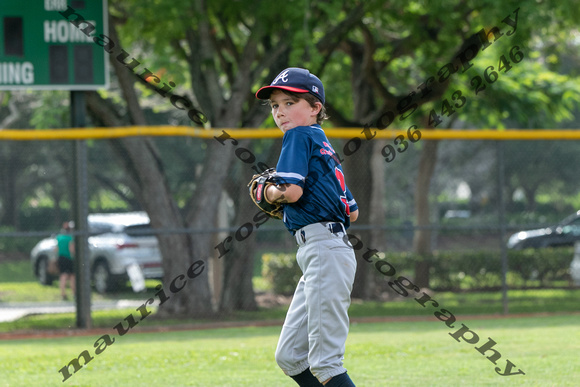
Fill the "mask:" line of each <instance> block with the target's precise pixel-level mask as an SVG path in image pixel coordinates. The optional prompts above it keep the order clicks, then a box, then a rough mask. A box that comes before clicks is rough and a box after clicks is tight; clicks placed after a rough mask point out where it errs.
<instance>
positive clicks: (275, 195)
mask: <svg viewBox="0 0 580 387" xmlns="http://www.w3.org/2000/svg"><path fill="white" fill-rule="evenodd" d="M303 192H304V190H303V189H302V187H300V186H299V185H296V184H280V185H278V186H276V185H270V186H268V188H267V189H266V191H264V196H265V198H266V201H267V202H268V203H282V204H284V203H295V202H297V201H298V200H299V199H300V198H301V197H302V193H303Z"/></svg>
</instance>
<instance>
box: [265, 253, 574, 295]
mask: <svg viewBox="0 0 580 387" xmlns="http://www.w3.org/2000/svg"><path fill="white" fill-rule="evenodd" d="M379 254H380V256H381V258H382V259H384V260H386V261H387V262H389V263H390V264H391V265H393V267H395V268H396V270H397V273H398V275H404V276H409V278H410V279H412V278H413V276H414V265H415V262H416V261H418V260H420V259H422V260H427V261H428V262H429V263H430V288H432V289H434V290H485V289H493V288H498V287H500V286H501V278H502V273H501V256H500V253H499V252H497V251H485V250H483V251H461V252H459V251H437V252H434V253H433V254H432V255H431V256H428V257H419V256H418V255H416V254H413V253H409V252H386V253H379ZM573 257H574V249H573V248H572V247H569V248H545V249H535V250H534V249H526V250H508V273H507V276H506V280H507V283H508V286H509V287H510V288H511V289H515V288H524V287H551V286H555V285H556V281H563V282H564V283H565V282H566V281H568V280H569V269H570V262H571V261H572V258H573ZM262 260H263V266H262V275H263V277H264V278H266V280H267V281H268V282H269V283H270V285H271V286H272V289H273V290H274V292H276V293H280V294H292V292H293V291H294V288H295V287H296V284H297V282H298V280H299V279H300V276H301V275H302V272H301V271H300V268H299V267H298V264H297V263H296V257H295V255H294V254H264V255H263V256H262ZM362 263H364V262H363V261H362V260H359V265H360V264H362ZM377 275H379V276H381V274H379V273H378V272H377Z"/></svg>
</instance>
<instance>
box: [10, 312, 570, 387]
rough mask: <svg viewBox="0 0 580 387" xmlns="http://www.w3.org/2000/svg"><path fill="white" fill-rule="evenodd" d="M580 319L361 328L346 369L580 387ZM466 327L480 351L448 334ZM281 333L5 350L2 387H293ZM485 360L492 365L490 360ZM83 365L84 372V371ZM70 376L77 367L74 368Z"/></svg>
mask: <svg viewBox="0 0 580 387" xmlns="http://www.w3.org/2000/svg"><path fill="white" fill-rule="evenodd" d="M579 317H580V316H579V315H578V314H567V315H558V316H547V317H529V318H508V319H491V320H490V319H482V320H461V318H459V319H458V321H457V323H456V325H455V326H454V328H448V327H447V326H446V325H445V324H444V323H443V322H441V321H439V320H437V319H435V318H433V319H432V320H428V321H422V322H396V323H394V322H389V323H373V324H355V325H353V326H352V327H351V333H350V335H349V338H348V341H347V352H346V356H345V366H346V367H347V368H348V369H349V374H350V375H351V377H352V378H353V380H354V382H355V383H356V384H357V386H387V385H398V386H454V385H455V386H458V385H462V386H496V385H524V386H577V385H578V383H579V382H578V381H579V380H580V368H579V367H578V354H579V353H580V352H579V351H580V324H579V323H578V319H579ZM461 324H465V325H466V326H468V327H469V328H470V329H472V330H473V331H474V332H476V333H477V334H478V335H479V337H480V340H479V344H477V343H475V344H469V343H467V342H464V341H461V342H457V341H455V340H454V339H453V338H452V337H451V336H450V335H449V333H452V332H455V331H456V328H459V327H461ZM279 332H280V327H268V328H256V327H249V328H235V329H233V328H232V329H216V330H205V331H181V332H167V333H138V329H137V328H134V330H133V331H130V332H129V333H127V334H126V335H124V336H122V337H119V336H118V335H117V334H113V331H111V338H114V339H115V342H114V343H113V344H111V345H109V346H107V347H106V348H105V347H102V348H104V351H103V352H102V353H100V354H99V355H95V352H94V351H95V348H94V347H93V343H95V341H96V340H97V339H98V338H99V337H100V335H99V336H85V337H71V338H58V339H40V340H14V341H0V384H2V385H8V386H33V385H35V386H40V385H42V386H65V385H75V386H126V385H135V384H139V385H144V386H232V387H233V386H268V387H271V386H281V387H284V386H288V387H290V386H294V385H295V384H294V382H293V381H292V380H290V379H289V378H288V377H286V376H284V375H283V373H282V372H281V371H280V370H279V369H278V367H277V365H276V364H275V361H274V357H273V356H274V355H273V354H274V349H275V346H276V342H277V338H278V334H279ZM488 337H491V338H492V339H493V340H495V341H496V342H497V345H496V346H495V347H494V349H497V350H498V351H499V352H500V353H501V358H500V359H499V360H498V361H497V366H499V367H500V368H501V369H502V371H503V370H504V368H505V365H506V359H509V360H510V361H511V362H512V363H514V364H515V367H514V369H513V370H512V372H515V371H517V370H518V369H521V370H522V371H524V372H525V375H513V376H499V375H498V374H497V373H496V372H495V371H494V368H495V367H496V365H493V364H492V363H491V362H490V361H489V360H487V359H486V358H485V357H484V356H483V355H481V354H480V353H479V352H477V351H476V350H475V349H474V348H475V347H476V346H478V345H482V344H484V343H485V342H487V338H488ZM85 349H86V350H88V351H89V353H90V354H91V355H93V356H94V359H93V360H92V361H91V362H90V363H89V364H88V365H86V366H85V367H83V368H81V369H80V370H79V371H78V372H77V373H75V374H73V375H72V376H71V377H70V378H69V379H68V380H67V381H66V382H64V383H63V382H62V379H63V377H62V374H61V373H59V369H60V368H62V367H63V366H64V365H66V364H68V362H69V361H70V360H71V359H72V358H76V357H77V356H78V355H79V353H80V352H81V351H83V350H85ZM490 355H491V352H488V353H487V354H486V356H490ZM81 364H82V362H81ZM71 372H72V367H71Z"/></svg>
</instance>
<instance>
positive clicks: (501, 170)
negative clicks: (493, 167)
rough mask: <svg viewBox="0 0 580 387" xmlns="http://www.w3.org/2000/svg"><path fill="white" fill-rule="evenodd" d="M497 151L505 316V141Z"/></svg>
mask: <svg viewBox="0 0 580 387" xmlns="http://www.w3.org/2000/svg"><path fill="white" fill-rule="evenodd" d="M496 151H497V195H498V206H499V208H498V212H499V217H498V221H499V235H500V237H499V241H500V254H501V295H502V305H503V314H506V315H507V314H508V313H509V309H508V296H507V290H508V287H507V271H508V258H507V246H506V224H505V202H504V196H503V192H504V187H505V162H504V149H503V141H501V140H498V141H496Z"/></svg>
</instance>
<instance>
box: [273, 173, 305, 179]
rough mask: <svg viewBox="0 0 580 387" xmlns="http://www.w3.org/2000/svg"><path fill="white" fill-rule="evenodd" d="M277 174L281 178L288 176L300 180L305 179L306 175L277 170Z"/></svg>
mask: <svg viewBox="0 0 580 387" xmlns="http://www.w3.org/2000/svg"><path fill="white" fill-rule="evenodd" d="M276 175H277V176H280V177H281V178H285V177H288V178H293V179H298V180H300V181H304V180H305V178H304V176H302V175H300V174H298V173H294V172H277V173H276Z"/></svg>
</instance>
